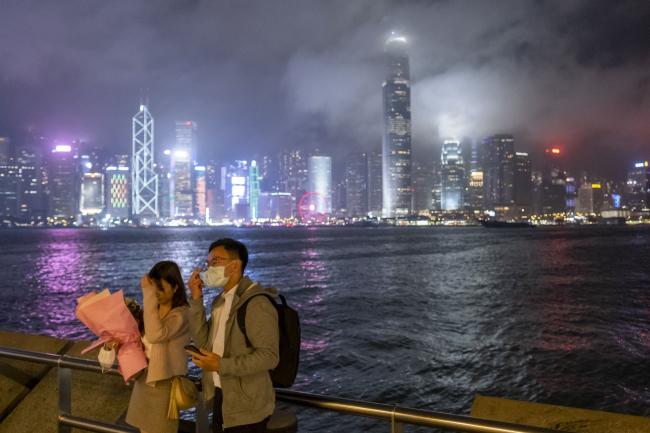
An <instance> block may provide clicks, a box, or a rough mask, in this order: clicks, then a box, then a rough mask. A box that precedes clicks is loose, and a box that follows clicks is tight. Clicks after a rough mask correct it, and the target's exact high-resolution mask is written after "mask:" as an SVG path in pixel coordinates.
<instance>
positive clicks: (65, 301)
mask: <svg viewBox="0 0 650 433" xmlns="http://www.w3.org/2000/svg"><path fill="white" fill-rule="evenodd" d="M52 236H53V239H51V240H48V241H47V242H44V243H41V244H40V245H39V246H38V250H39V257H38V259H37V260H36V262H35V264H34V265H35V269H34V272H33V275H32V276H33V286H31V287H30V288H29V289H28V290H29V292H30V294H31V300H30V301H31V302H30V305H29V310H27V311H25V314H24V316H23V320H25V321H26V322H27V323H31V324H33V323H34V322H36V323H45V324H47V325H48V326H46V327H44V329H43V332H44V333H45V334H48V335H55V336H67V337H70V336H86V335H89V333H88V332H87V331H86V330H82V328H80V327H79V326H76V324H75V321H76V317H75V314H74V309H75V307H76V299H77V297H79V296H81V295H82V294H83V293H86V292H87V291H89V290H91V289H98V288H99V287H98V286H96V285H93V284H92V283H93V274H94V272H93V271H92V270H91V269H90V268H94V267H96V263H95V262H94V260H93V258H94V256H93V255H92V254H87V251H83V248H82V246H81V245H80V243H79V241H78V239H75V238H74V237H73V236H72V235H71V233H70V232H69V231H65V230H60V231H53V233H52Z"/></svg>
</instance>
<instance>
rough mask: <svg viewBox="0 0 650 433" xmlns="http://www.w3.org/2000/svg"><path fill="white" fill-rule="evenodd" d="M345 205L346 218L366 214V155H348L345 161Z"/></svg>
mask: <svg viewBox="0 0 650 433" xmlns="http://www.w3.org/2000/svg"><path fill="white" fill-rule="evenodd" d="M344 182H345V195H346V196H345V204H346V211H347V216H349V217H358V216H365V215H366V214H367V213H368V154H367V153H357V154H352V155H349V156H348V157H347V158H346V161H345V180H344Z"/></svg>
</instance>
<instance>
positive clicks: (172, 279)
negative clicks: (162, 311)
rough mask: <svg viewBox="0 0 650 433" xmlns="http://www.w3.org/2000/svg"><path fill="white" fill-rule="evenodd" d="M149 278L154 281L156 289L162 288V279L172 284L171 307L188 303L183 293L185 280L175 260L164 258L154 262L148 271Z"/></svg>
mask: <svg viewBox="0 0 650 433" xmlns="http://www.w3.org/2000/svg"><path fill="white" fill-rule="evenodd" d="M149 278H151V279H152V280H153V281H154V282H155V283H156V287H157V288H158V290H161V291H162V290H163V287H162V283H161V281H162V280H165V281H167V282H168V283H169V285H170V286H172V288H173V289H174V296H173V297H172V308H176V307H182V306H184V305H189V304H188V303H187V295H186V294H185V282H183V276H182V275H181V270H180V268H179V267H178V265H177V264H176V263H175V262H172V261H169V260H164V261H162V262H158V263H156V264H155V265H153V268H151V270H150V271H149Z"/></svg>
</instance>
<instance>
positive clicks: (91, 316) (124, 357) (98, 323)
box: [75, 290, 147, 382]
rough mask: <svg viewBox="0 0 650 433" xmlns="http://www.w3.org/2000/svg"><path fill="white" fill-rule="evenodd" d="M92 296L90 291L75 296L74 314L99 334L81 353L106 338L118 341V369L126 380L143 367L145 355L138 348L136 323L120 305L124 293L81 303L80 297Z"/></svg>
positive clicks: (120, 292)
mask: <svg viewBox="0 0 650 433" xmlns="http://www.w3.org/2000/svg"><path fill="white" fill-rule="evenodd" d="M92 296H94V293H89V294H87V295H84V296H82V297H80V298H79V299H77V308H76V310H75V314H76V316H77V318H78V319H79V320H80V321H81V322H82V323H83V324H84V325H86V326H87V327H88V329H90V330H91V331H92V332H93V333H94V334H95V335H97V337H99V340H97V341H95V342H94V343H92V344H91V345H90V346H88V347H86V348H85V349H84V350H83V351H82V352H81V353H87V352H88V351H90V350H92V349H94V348H96V347H98V346H100V345H101V344H103V343H105V342H107V341H110V340H117V341H119V343H120V348H119V350H118V351H117V362H118V370H119V372H120V373H121V374H122V377H124V381H125V382H127V381H128V380H129V379H130V378H131V377H133V376H134V375H135V374H136V373H138V372H139V371H141V370H143V369H144V368H146V367H147V357H146V356H145V354H144V351H143V350H142V342H141V340H140V331H139V330H138V323H137V322H136V321H135V319H134V318H133V316H132V315H131V312H130V311H129V309H128V308H127V307H126V305H125V304H124V294H123V292H122V291H121V290H119V291H117V292H115V293H112V294H111V295H110V296H108V297H106V298H104V299H100V300H98V301H96V302H93V303H91V304H89V305H83V302H84V300H86V299H87V298H90V297H92Z"/></svg>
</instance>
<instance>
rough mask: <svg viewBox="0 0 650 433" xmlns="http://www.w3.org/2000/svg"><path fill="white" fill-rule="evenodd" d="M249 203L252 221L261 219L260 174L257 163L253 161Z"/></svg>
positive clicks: (250, 168)
mask: <svg viewBox="0 0 650 433" xmlns="http://www.w3.org/2000/svg"><path fill="white" fill-rule="evenodd" d="M248 184H249V188H248V203H249V209H250V215H249V217H250V219H251V220H256V219H258V218H259V207H258V205H259V199H260V172H259V167H258V166H257V161H255V160H253V161H251V163H250V166H249V167H248Z"/></svg>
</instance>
